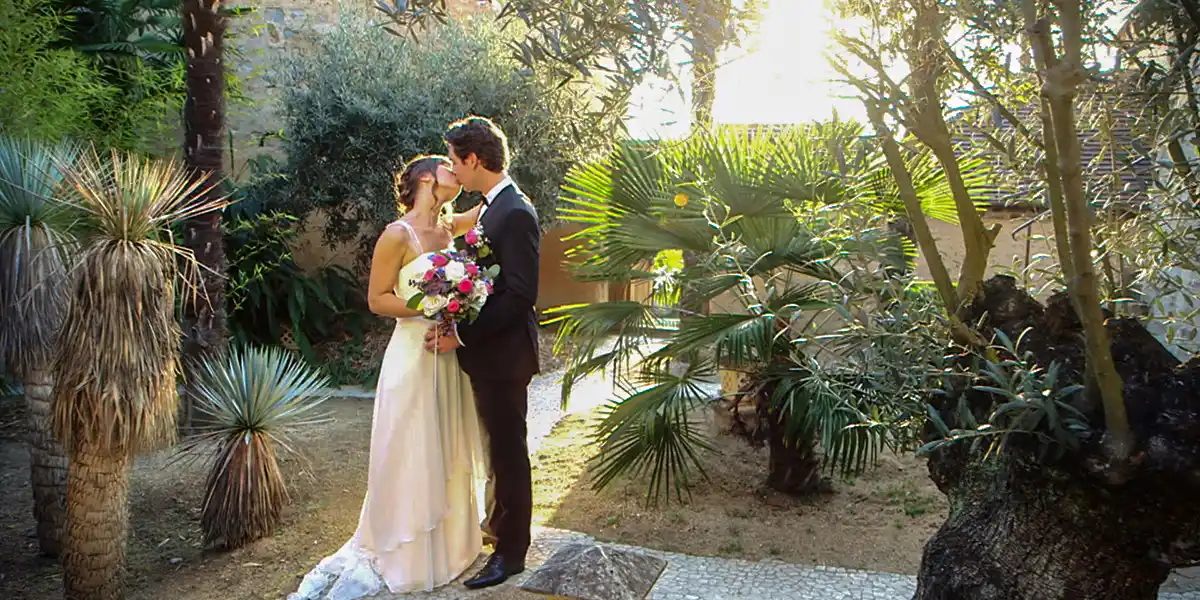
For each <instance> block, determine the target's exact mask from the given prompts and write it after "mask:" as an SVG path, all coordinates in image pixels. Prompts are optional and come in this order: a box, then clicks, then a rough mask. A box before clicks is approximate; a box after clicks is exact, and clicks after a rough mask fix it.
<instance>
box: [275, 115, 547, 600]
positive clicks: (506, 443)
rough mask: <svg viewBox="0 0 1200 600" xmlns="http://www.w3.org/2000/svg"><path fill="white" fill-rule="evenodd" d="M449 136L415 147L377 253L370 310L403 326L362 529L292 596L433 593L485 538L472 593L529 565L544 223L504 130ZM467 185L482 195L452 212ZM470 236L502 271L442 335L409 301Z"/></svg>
mask: <svg viewBox="0 0 1200 600" xmlns="http://www.w3.org/2000/svg"><path fill="white" fill-rule="evenodd" d="M444 137H445V141H446V144H447V146H448V147H449V153H448V156H436V155H433V156H429V155H427V156H419V157H417V158H414V159H412V160H411V161H409V162H408V164H406V165H405V166H404V169H403V171H402V172H401V173H400V174H399V175H397V176H396V186H395V187H396V202H397V204H398V208H399V212H400V218H399V219H398V220H396V221H395V222H393V223H391V224H390V225H388V226H387V227H386V228H385V229H384V231H383V233H382V234H380V236H379V240H378V241H377V242H376V244H375V252H374V256H373V257H372V259H371V280H370V285H369V289H368V292H367V296H368V302H369V304H370V307H371V312H373V313H375V314H377V315H380V316H385V317H392V318H394V319H395V320H396V328H395V330H394V331H393V333H392V339H391V341H390V342H389V343H388V346H387V351H386V352H385V354H384V356H383V364H382V366H381V368H380V372H379V383H378V385H377V387H376V390H375V410H374V415H373V417H372V426H371V455H370V467H369V471H368V475H367V493H366V498H365V499H364V500H363V504H362V512H361V513H360V514H359V518H358V528H357V529H356V530H355V532H354V535H353V536H351V538H350V540H349V541H348V542H346V543H345V545H343V546H342V547H341V549H339V550H338V551H337V552H336V553H334V554H333V555H332V556H329V557H327V558H325V559H324V560H322V561H321V562H320V563H319V564H318V565H317V566H316V568H314V569H313V570H312V571H311V572H309V573H308V574H307V575H306V576H305V577H304V580H303V581H302V582H301V584H300V588H299V590H298V591H297V592H295V593H293V594H291V595H290V596H288V600H353V599H355V598H361V597H364V596H372V595H375V594H377V593H379V592H381V591H383V590H385V589H386V590H388V591H390V592H392V593H404V592H415V591H428V590H432V589H434V588H436V587H439V586H443V585H446V584H448V583H450V582H452V581H454V580H455V579H457V578H458V577H459V576H460V575H462V574H463V573H464V572H465V571H466V570H467V569H468V568H469V567H470V566H471V565H472V564H474V563H475V561H476V560H477V559H478V557H479V555H480V553H481V551H482V549H483V545H484V538H485V537H487V538H489V539H488V541H489V542H491V543H492V544H493V546H494V552H493V553H492V554H491V556H490V557H489V558H488V559H487V562H486V563H485V564H484V566H483V568H482V569H481V570H480V571H479V572H478V573H476V574H474V575H473V576H471V577H470V578H468V579H467V580H465V581H464V582H463V584H464V585H465V586H466V587H468V588H472V589H475V588H484V587H489V586H494V585H498V584H501V583H503V582H504V581H505V580H507V579H508V578H509V577H511V576H513V575H516V574H517V573H520V572H521V571H523V570H524V569H525V555H526V552H527V551H528V549H529V544H530V537H531V536H530V521H531V515H532V509H533V493H532V482H531V474H530V467H529V452H528V448H527V447H526V422H525V416H526V411H527V404H528V387H529V382H530V380H531V379H532V378H533V376H534V375H535V374H537V373H538V369H539V368H538V349H537V345H538V340H537V318H536V315H535V312H534V302H535V301H536V300H537V294H538V246H539V243H540V241H541V230H540V228H539V227H538V218H537V212H536V211H535V210H534V208H533V205H532V204H531V203H530V201H529V200H528V199H527V198H526V197H525V195H524V194H522V193H521V190H520V189H519V188H518V187H517V186H516V184H515V183H514V182H513V181H512V179H510V178H509V177H508V174H507V169H508V159H509V150H508V140H507V138H506V137H505V135H504V133H503V132H502V131H501V130H500V128H499V127H497V126H496V125H495V124H494V123H492V122H491V121H490V120H488V119H486V118H483V117H469V118H466V119H463V120H461V121H457V122H455V123H452V124H451V125H450V126H449V129H447V131H446V133H445V136H444ZM463 190H467V191H469V192H480V193H482V194H483V195H484V199H483V202H481V203H480V204H479V205H477V206H475V207H474V208H472V209H471V210H469V211H467V212H464V213H458V214H455V213H453V212H452V210H451V209H452V205H453V202H452V201H453V200H454V199H455V198H456V197H458V195H459V194H460V193H461V192H462V191H463ZM472 231H474V232H477V233H478V232H480V231H481V232H482V235H483V238H484V239H486V240H487V241H488V248H489V252H487V253H482V252H481V253H480V256H479V259H478V263H479V267H483V268H490V267H492V266H499V273H498V274H497V275H496V276H495V280H494V282H493V286H492V289H491V292H490V293H489V294H488V295H487V297H486V300H485V301H484V303H483V306H482V308H481V309H480V310H479V311H478V314H477V316H476V318H475V319H474V320H473V321H471V322H469V323H468V322H466V321H461V322H459V323H458V325H457V326H456V327H455V328H454V330H453V331H451V332H449V333H448V334H443V333H439V325H438V324H437V322H435V321H433V320H431V319H429V318H427V317H426V314H427V312H425V311H423V310H421V309H420V308H411V306H412V303H410V300H411V299H413V297H414V296H415V295H417V294H418V293H419V292H420V290H419V289H418V287H417V283H418V282H419V280H420V278H421V277H422V275H423V274H425V273H427V269H429V268H430V257H434V256H435V255H436V253H437V252H439V251H444V250H447V249H451V248H453V243H454V239H455V238H457V237H460V236H464V235H467V234H468V233H469V232H472ZM477 233H476V234H477ZM476 234H473V235H476ZM493 272H494V270H493ZM484 446H486V453H485V452H484ZM485 482H486V484H485ZM485 488H486V491H485ZM481 526H482V527H481ZM481 529H482V531H481Z"/></svg>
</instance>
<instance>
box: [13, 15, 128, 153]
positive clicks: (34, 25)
mask: <svg viewBox="0 0 1200 600" xmlns="http://www.w3.org/2000/svg"><path fill="white" fill-rule="evenodd" d="M63 19H64V17H63V15H61V14H59V13H57V12H55V11H54V10H53V8H52V7H51V5H50V2H49V1H48V0H12V1H10V2H2V3H0V81H2V82H4V83H3V84H2V85H0V132H3V133H4V134H5V135H7V136H10V137H22V138H37V139H44V140H58V139H61V138H64V137H68V136H78V137H89V136H90V134H91V133H93V132H92V131H91V127H92V126H91V118H90V114H91V111H92V110H93V108H94V107H95V106H96V105H97V104H105V103H107V102H108V101H109V99H111V98H112V97H113V96H114V94H115V92H116V90H114V89H113V88H111V87H110V86H108V85H107V84H106V83H105V82H104V80H103V79H102V78H101V77H100V75H99V73H97V72H95V71H93V70H92V69H91V68H90V67H89V65H88V62H87V60H86V59H85V58H84V57H83V56H82V55H80V54H78V53H76V52H74V51H72V50H68V49H59V48H56V44H57V43H58V41H59V33H58V31H59V27H60V26H61V25H62V22H63Z"/></svg>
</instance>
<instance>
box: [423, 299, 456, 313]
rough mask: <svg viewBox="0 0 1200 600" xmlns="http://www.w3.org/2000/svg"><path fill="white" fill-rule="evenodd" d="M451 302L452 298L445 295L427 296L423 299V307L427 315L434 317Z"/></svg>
mask: <svg viewBox="0 0 1200 600" xmlns="http://www.w3.org/2000/svg"><path fill="white" fill-rule="evenodd" d="M449 303H450V299H449V298H447V297H445V296H436V295H435V296H425V298H424V299H423V300H421V309H422V310H424V311H425V316H427V317H432V316H434V315H436V314H438V313H439V312H441V310H442V309H443V308H446V305H447V304H449Z"/></svg>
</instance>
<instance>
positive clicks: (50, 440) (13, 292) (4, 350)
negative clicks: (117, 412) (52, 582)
mask: <svg viewBox="0 0 1200 600" xmlns="http://www.w3.org/2000/svg"><path fill="white" fill-rule="evenodd" d="M74 155H75V150H74V149H73V148H72V147H70V146H65V145H60V146H49V145H44V144H40V143H36V142H32V141H27V140H17V139H12V138H7V137H2V138H0V364H2V365H4V366H5V367H6V368H7V369H8V372H9V373H12V374H14V375H16V376H17V377H19V378H20V379H21V380H22V381H23V382H24V388H25V403H26V409H27V411H28V415H29V466H30V479H31V483H32V487H33V513H34V517H35V518H36V520H37V537H38V548H39V550H40V551H41V553H42V554H43V555H46V556H58V553H59V551H60V550H61V546H62V529H63V523H64V521H65V520H66V501H67V457H66V455H65V454H64V453H63V449H62V446H61V445H60V444H59V443H58V441H57V440H56V439H55V438H54V436H53V434H52V433H51V431H50V390H51V389H52V388H53V387H54V381H53V378H52V377H51V375H50V369H49V366H50V357H51V349H52V343H53V341H54V336H55V335H56V334H57V333H58V328H59V325H60V324H61V323H62V316H63V311H64V308H65V306H66V303H65V301H64V299H65V296H64V294H63V289H62V284H63V282H64V281H65V276H66V269H67V262H68V257H69V252H70V249H71V243H72V236H71V233H70V230H71V224H72V216H71V213H70V211H68V210H65V209H64V208H63V207H62V205H60V204H56V203H54V202H53V201H52V200H51V197H52V196H54V195H55V194H56V193H58V192H59V185H60V184H61V182H62V173H61V172H60V171H59V169H58V167H57V164H59V163H63V162H65V163H70V162H71V160H73V157H74Z"/></svg>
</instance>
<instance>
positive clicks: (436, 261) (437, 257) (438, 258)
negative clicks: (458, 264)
mask: <svg viewBox="0 0 1200 600" xmlns="http://www.w3.org/2000/svg"><path fill="white" fill-rule="evenodd" d="M429 260H430V261H431V262H432V263H433V266H435V267H444V266H446V265H448V264H450V259H448V258H446V256H445V255H444V254H434V255H433V258H431V259H429Z"/></svg>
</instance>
